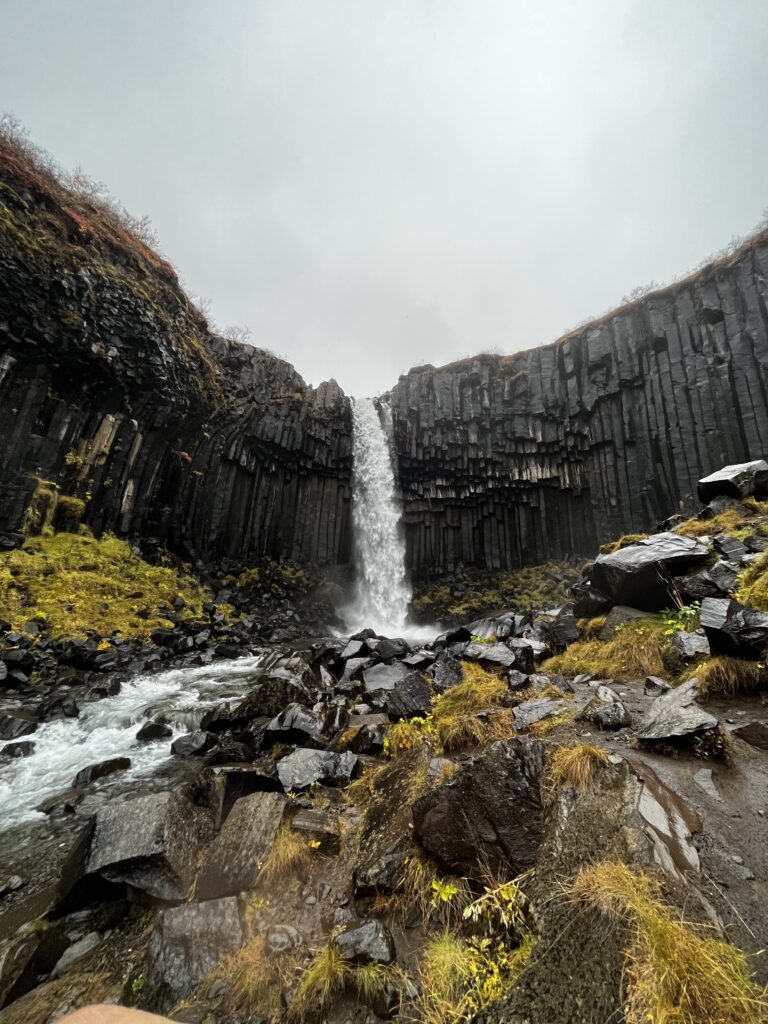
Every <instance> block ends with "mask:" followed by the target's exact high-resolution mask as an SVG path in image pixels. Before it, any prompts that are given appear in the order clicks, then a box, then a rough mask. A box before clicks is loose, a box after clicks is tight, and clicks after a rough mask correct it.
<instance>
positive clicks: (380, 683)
mask: <svg viewBox="0 0 768 1024" xmlns="http://www.w3.org/2000/svg"><path fill="white" fill-rule="evenodd" d="M408 672H409V669H408V667H407V666H406V665H402V664H401V663H400V662H399V661H396V662H394V663H393V664H392V665H385V664H383V663H382V664H379V665H374V666H373V667H372V668H367V669H365V670H364V672H363V684H364V685H365V688H366V690H368V691H369V692H370V691H372V690H392V689H394V686H395V683H398V682H399V681H400V680H401V679H403V678H404V677H405V676H407V675H408Z"/></svg>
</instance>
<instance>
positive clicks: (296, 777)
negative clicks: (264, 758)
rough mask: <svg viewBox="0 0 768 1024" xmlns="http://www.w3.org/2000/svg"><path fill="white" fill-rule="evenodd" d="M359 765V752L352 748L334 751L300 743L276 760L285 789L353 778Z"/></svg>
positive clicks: (334, 782)
mask: <svg viewBox="0 0 768 1024" xmlns="http://www.w3.org/2000/svg"><path fill="white" fill-rule="evenodd" d="M356 768H357V755H356V754H354V753H352V751H350V750H345V751H344V753H343V754H334V753H332V752H331V751H329V750H310V749H308V748H306V747H299V748H298V750H294V752H293V753H292V754H288V756H287V757H283V758H281V759H280V760H279V761H278V762H277V774H278V777H279V779H280V784H281V785H282V787H283V789H284V790H285V792H286V793H287V792H290V791H291V790H297V789H306V788H307V787H308V786H311V785H312V783H313V782H324V783H327V784H328V785H331V786H337V785H344V784H345V783H347V782H351V780H352V777H353V775H354V773H355V771H356Z"/></svg>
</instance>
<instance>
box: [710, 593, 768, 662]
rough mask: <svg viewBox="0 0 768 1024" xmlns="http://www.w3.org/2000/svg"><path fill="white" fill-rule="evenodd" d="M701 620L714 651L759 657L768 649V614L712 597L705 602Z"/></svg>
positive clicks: (736, 602) (730, 600)
mask: <svg viewBox="0 0 768 1024" xmlns="http://www.w3.org/2000/svg"><path fill="white" fill-rule="evenodd" d="M699 621H700V623H701V628H702V629H703V630H704V632H705V633H706V635H707V638H708V639H709V642H710V644H711V645H712V647H713V648H714V649H715V650H719V651H723V652H724V653H726V654H735V655H741V656H742V657H753V658H759V657H761V656H762V654H763V652H764V651H765V650H766V648H768V613H766V612H758V611H755V610H754V609H753V608H750V607H748V606H746V605H741V604H739V603H738V601H734V600H732V599H731V598H727V597H724V598H714V597H709V598H707V599H706V600H704V601H702V602H701V611H700V615H699Z"/></svg>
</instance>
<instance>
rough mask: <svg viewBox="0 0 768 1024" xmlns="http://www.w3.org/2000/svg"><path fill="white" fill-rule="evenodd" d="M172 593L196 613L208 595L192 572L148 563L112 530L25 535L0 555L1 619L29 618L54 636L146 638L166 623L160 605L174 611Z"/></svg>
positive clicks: (18, 625)
mask: <svg viewBox="0 0 768 1024" xmlns="http://www.w3.org/2000/svg"><path fill="white" fill-rule="evenodd" d="M176 597H181V599H182V600H183V601H184V605H185V607H184V610H183V614H184V615H185V616H190V617H195V618H196V617H200V616H202V614H203V604H204V603H205V602H206V601H210V600H211V594H210V592H209V591H208V590H207V589H206V588H205V587H204V586H202V585H201V584H200V583H199V582H198V581H197V580H195V579H194V578H193V577H192V576H190V575H188V574H185V573H182V572H179V571H177V570H176V569H173V568H168V567H164V566H157V565H150V564H149V563H148V562H145V561H144V560H143V559H142V558H140V557H139V556H138V555H136V554H134V552H133V551H132V549H131V546H130V544H129V543H128V542H127V541H124V540H120V539H118V538H117V537H113V536H111V535H110V534H105V535H104V536H103V537H101V538H99V539H96V538H95V537H93V536H90V535H89V534H87V533H77V534H75V533H56V534H53V535H52V536H39V537H30V538H28V539H27V541H26V542H25V543H24V546H23V547H22V548H20V549H17V550H15V551H9V552H3V553H2V554H0V618H2V619H6V620H7V621H8V622H10V623H11V626H12V628H13V629H14V630H17V631H19V632H20V631H21V630H23V628H24V624H25V623H26V622H30V621H33V622H37V623H38V624H39V625H40V626H41V628H42V629H43V630H44V631H45V632H47V633H48V634H49V635H51V636H53V637H58V636H63V635H67V636H85V635H87V634H88V633H89V632H95V633H97V634H99V635H101V636H110V635H112V634H116V633H119V634H120V636H122V637H123V638H125V639H130V638H134V637H146V636H148V635H149V633H150V632H151V631H152V630H153V629H154V628H156V627H157V626H167V625H168V624H169V622H168V619H167V617H165V616H164V615H163V614H162V612H161V611H159V610H158V605H160V604H162V605H164V606H165V608H166V609H167V610H168V611H171V610H172V608H173V600H174V598H176ZM143 610H146V613H145V614H146V617H144V618H142V617H141V616H139V614H138V613H139V612H142V611H143Z"/></svg>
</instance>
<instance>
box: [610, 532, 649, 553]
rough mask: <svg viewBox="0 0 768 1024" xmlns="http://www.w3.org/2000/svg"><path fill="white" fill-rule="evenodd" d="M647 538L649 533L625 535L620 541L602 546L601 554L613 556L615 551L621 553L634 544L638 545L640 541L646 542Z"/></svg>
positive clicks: (613, 541)
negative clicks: (623, 549)
mask: <svg viewBox="0 0 768 1024" xmlns="http://www.w3.org/2000/svg"><path fill="white" fill-rule="evenodd" d="M647 536H648V534H647V533H625V534H624V536H623V537H619V539H618V540H612V541H609V543H608V544H601V545H600V554H601V555H612V554H613V552H614V551H621V549H622V548H628V547H630V546H631V545H632V544H637V542H638V541H640V540H645V538H646V537H647Z"/></svg>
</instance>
